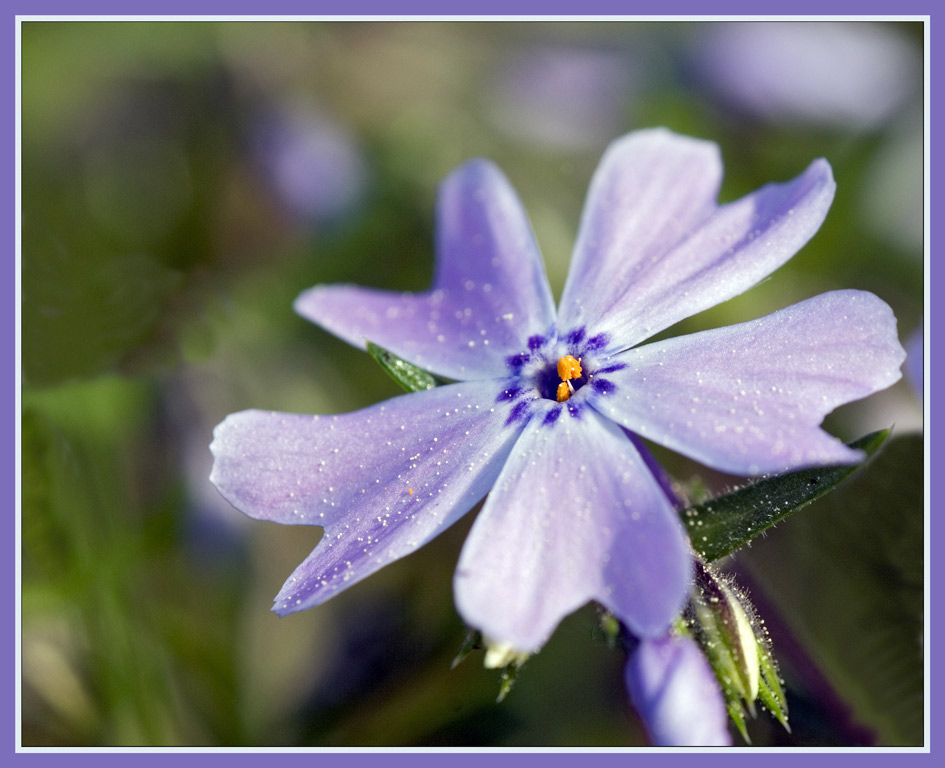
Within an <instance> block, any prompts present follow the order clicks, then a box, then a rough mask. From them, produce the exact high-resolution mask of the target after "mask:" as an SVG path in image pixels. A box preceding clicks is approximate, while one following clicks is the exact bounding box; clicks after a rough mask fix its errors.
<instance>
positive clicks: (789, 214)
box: [559, 130, 835, 347]
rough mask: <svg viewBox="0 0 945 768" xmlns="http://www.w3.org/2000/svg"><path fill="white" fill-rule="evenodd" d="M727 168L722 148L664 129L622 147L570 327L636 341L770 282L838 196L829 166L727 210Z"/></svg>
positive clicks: (592, 195)
mask: <svg viewBox="0 0 945 768" xmlns="http://www.w3.org/2000/svg"><path fill="white" fill-rule="evenodd" d="M721 172H722V171H721V163H720V160H719V158H718V151H717V148H716V147H715V145H714V144H710V143H707V142H702V141H696V140H694V139H689V138H685V137H680V136H676V135H674V134H672V133H669V132H668V131H665V130H654V131H643V132H640V133H635V134H631V135H630V136H628V137H626V138H624V139H621V140H620V141H618V142H615V144H613V145H612V146H611V148H610V149H609V150H608V151H607V153H606V154H605V155H604V158H603V159H602V161H601V166H600V168H599V169H598V171H597V173H596V174H595V176H594V179H593V181H592V182H591V189H590V192H589V194H588V199H587V203H586V205H585V212H584V218H583V220H582V222H581V229H580V233H579V236H578V241H577V244H576V246H575V252H574V259H573V261H572V265H571V272H570V273H569V275H568V282H567V284H566V286H565V291H564V295H563V297H562V301H561V307H560V312H559V318H560V319H559V326H560V327H561V328H562V329H564V330H566V329H569V328H572V327H581V326H584V327H588V328H594V330H595V332H597V333H600V332H604V333H607V334H608V335H609V336H610V337H611V339H612V343H614V344H617V345H619V346H620V347H629V346H633V345H635V344H637V343H639V342H641V341H643V340H645V339H647V338H649V337H651V336H653V335H654V334H656V333H658V332H659V331H661V330H663V329H664V328H668V327H669V326H670V325H672V324H674V323H676V322H678V321H679V320H682V319H684V318H686V317H689V316H691V315H694V314H696V313H697V312H700V311H702V310H704V309H708V308H709V307H713V306H715V305H716V304H719V303H721V302H723V301H725V300H727V299H730V298H732V297H733V296H737V295H738V294H740V293H742V292H743V291H745V290H747V289H749V288H751V287H752V286H753V285H755V284H756V283H758V282H759V281H760V280H762V279H763V278H764V277H766V276H768V275H769V274H770V273H771V272H773V271H774V270H775V269H777V268H778V267H780V266H781V265H782V264H784V262H786V261H787V260H788V259H790V258H791V257H792V256H793V255H794V254H795V253H797V251H798V250H800V248H801V247H802V246H803V245H804V244H805V243H806V242H807V241H808V240H809V239H810V238H811V237H812V236H813V234H814V233H815V232H816V231H817V229H818V228H819V227H820V225H821V223H823V220H824V217H825V216H826V215H827V210H828V209H829V208H830V204H831V202H832V201H833V194H834V190H835V184H834V181H833V175H832V172H831V170H830V166H829V165H828V164H827V162H826V161H825V160H816V161H814V162H813V163H812V164H811V165H810V167H808V169H807V170H806V171H805V172H804V173H802V174H801V175H800V176H798V177H797V178H795V179H794V180H792V181H790V182H787V183H784V184H768V185H766V186H764V187H762V188H760V189H758V190H757V191H755V192H753V193H752V194H750V195H746V196H745V197H743V198H741V199H740V200H737V201H735V202H733V203H729V204H727V205H724V206H722V207H716V205H715V199H716V195H717V192H718V186H719V182H720V179H721Z"/></svg>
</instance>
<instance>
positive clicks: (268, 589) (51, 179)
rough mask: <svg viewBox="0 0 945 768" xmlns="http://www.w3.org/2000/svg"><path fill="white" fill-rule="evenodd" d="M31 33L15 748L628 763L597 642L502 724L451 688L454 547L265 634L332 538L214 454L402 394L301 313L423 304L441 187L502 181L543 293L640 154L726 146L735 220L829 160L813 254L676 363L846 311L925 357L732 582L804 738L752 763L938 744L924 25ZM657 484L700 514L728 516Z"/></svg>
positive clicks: (465, 680) (583, 641)
mask: <svg viewBox="0 0 945 768" xmlns="http://www.w3.org/2000/svg"><path fill="white" fill-rule="evenodd" d="M815 27H816V29H815ZM20 31H21V45H22V47H21V89H22V90H21V96H22V102H21V105H22V110H21V120H22V122H21V128H22V133H21V162H22V165H21V168H22V208H21V221H22V249H21V270H22V271H21V299H22V304H21V320H22V346H21V350H22V357H21V371H22V412H21V416H22V429H21V451H22V474H21V489H22V496H21V498H22V505H21V529H20V530H21V572H22V613H21V648H22V664H21V675H22V701H21V712H22V743H23V744H24V745H26V746H41V745H60V746H76V745H87V746H95V745H235V746H241V745H264V746H265V745H273V746H275V745H312V746H326V745H329V746H340V745H377V746H388V745H391V746H394V745H420V746H428V745H455V746H464V745H470V746H475V745H487V746H488V745H494V746H542V745H546V746H554V745H574V746H594V745H607V746H620V745H634V744H644V743H645V736H644V733H643V731H642V730H641V726H640V724H639V723H638V722H637V720H636V718H635V716H634V714H633V712H632V711H631V709H630V707H629V705H628V703H627V701H626V696H625V692H624V690H623V685H622V667H623V659H622V657H621V655H620V653H618V652H617V651H615V650H611V649H609V648H608V647H607V646H606V644H605V643H604V642H603V641H602V639H601V636H600V633H599V632H597V630H596V628H595V627H596V616H595V612H594V609H593V608H592V607H587V608H585V609H583V610H582V611H579V612H578V613H577V614H575V615H574V616H572V617H570V618H569V619H567V620H566V621H565V622H564V623H563V624H562V625H561V627H560V628H559V630H558V631H557V633H556V634H555V636H554V638H553V639H552V640H551V642H550V643H549V644H548V646H547V647H546V648H545V649H544V650H543V651H542V652H541V653H540V654H538V655H537V656H536V657H534V658H533V659H532V660H530V661H529V663H528V664H527V666H526V667H525V668H524V669H523V670H522V672H521V673H520V675H519V679H518V681H517V683H516V685H515V687H514V688H513V690H512V692H511V694H510V695H509V696H508V698H507V699H506V700H505V701H503V702H502V703H501V704H496V703H495V698H496V694H497V692H498V688H499V676H498V673H497V672H495V671H490V670H485V669H483V668H482V665H481V654H478V653H477V654H473V655H472V656H471V657H470V658H468V659H467V660H466V661H465V662H463V663H462V664H461V665H459V666H458V667H457V668H456V669H450V662H451V661H452V659H453V657H454V655H455V654H456V652H457V651H458V650H459V648H460V646H461V645H462V642H463V639H464V637H465V630H464V627H463V626H462V623H461V622H460V620H459V618H458V617H457V616H456V613H455V611H454V609H453V606H452V596H451V577H452V571H453V568H454V566H455V562H456V559H457V556H458V553H459V549H460V546H461V545H462V541H463V538H464V535H465V533H466V531H467V530H468V526H469V524H470V522H471V520H472V519H473V517H474V515H469V516H467V519H465V520H464V521H462V522H461V523H459V524H457V525H456V526H455V527H454V528H453V529H451V530H449V531H448V532H447V533H445V534H444V535H443V536H441V537H440V538H439V539H437V540H436V541H434V542H433V543H431V544H430V545H428V546H427V547H425V548H424V549H422V550H421V551H419V552H418V553H416V554H415V555H413V556H411V557H409V558H407V559H405V560H403V561H400V562H398V563H396V564H395V565H393V566H391V567H388V568H386V569H385V570H384V571H383V572H381V573H380V574H378V575H376V576H374V577H372V578H370V579H368V580H366V581H365V582H362V583H360V584H358V585H356V586H355V587H353V588H352V589H350V590H348V591H347V592H345V593H344V594H342V595H340V596H339V597H337V598H335V599H333V600H332V601H330V602H329V603H327V604H325V605H324V606H321V607H318V608H316V609H313V610H310V611H307V612H305V613H303V614H297V615H293V616H291V617H289V618H285V619H279V618H277V617H276V616H275V614H272V613H270V611H269V608H270V605H271V600H272V598H273V597H274V596H275V594H276V593H277V591H278V590H279V588H280V586H281V584H282V582H283V581H284V580H285V578H287V577H288V575H289V574H290V573H291V571H292V570H293V569H294V568H295V566H296V565H297V564H298V563H299V562H300V561H301V560H302V559H303V558H304V556H305V555H306V554H308V552H309V551H310V550H311V549H312V548H313V546H314V545H315V543H316V542H317V540H318V536H319V532H318V530H317V529H314V528H304V527H300V528H293V527H280V526H277V525H271V524H264V523H259V522H254V521H250V520H248V519H246V518H244V517H243V516H242V515H241V514H240V513H239V512H237V511H236V510H234V509H232V508H231V507H229V505H227V504H226V503H225V502H224V501H223V500H222V499H221V498H220V497H219V496H218V495H217V493H216V491H215V489H214V488H213V487H212V486H211V485H210V483H209V481H208V480H207V476H208V474H209V470H210V464H211V458H210V454H209V451H208V448H207V446H208V444H209V442H210V439H211V432H212V429H213V427H214V425H216V424H217V423H218V422H219V421H221V420H222V419H223V418H224V417H225V416H226V415H227V414H228V413H230V412H233V411H237V410H242V409H245V408H251V407H252V408H267V409H275V410H284V411H299V412H309V413H334V412H342V411H347V410H351V409H354V408H358V407H362V406H365V405H368V404H370V403H373V402H376V401H377V400H379V399H383V398H386V397H390V396H394V395H396V394H398V389H397V387H396V385H395V384H394V383H393V382H392V381H391V380H390V379H388V378H387V377H386V376H385V374H384V373H383V372H382V371H381V370H380V368H378V367H377V366H376V365H375V364H374V363H373V362H372V361H371V360H370V358H369V357H368V355H366V354H364V353H363V352H360V351H359V350H356V349H353V348H350V347H348V346H346V345H344V344H343V343H341V342H339V341H337V340H335V339H333V338H331V337H329V336H328V334H326V333H324V332H323V331H321V330H320V329H318V328H316V327H314V326H312V325H310V324H308V323H306V322H305V321H303V320H302V319H300V318H299V317H297V316H295V315H294V314H293V312H292V308H291V305H292V301H293V299H294V298H295V297H296V295H297V294H298V293H299V292H300V291H302V290H303V289H305V288H307V287H309V286H311V285H314V284H316V283H320V282H335V281H350V282H355V283H360V284H365V285H377V286H384V287H390V288H396V289H411V290H422V289H425V288H426V287H427V285H428V284H429V280H430V276H431V273H432V264H433V252H432V242H433V238H432V226H433V220H432V211H433V202H434V197H435V192H436V186H437V184H438V182H439V181H440V180H441V179H442V178H443V177H444V176H445V175H446V173H448V172H449V171H450V170H451V169H452V168H453V167H455V166H456V165H458V164H459V163H461V162H462V161H464V160H465V159H468V158H469V157H472V156H487V157H490V158H492V159H493V160H495V161H496V162H497V163H498V164H499V165H500V166H501V167H502V168H503V170H504V171H505V172H506V174H507V175H508V176H509V178H510V180H511V181H512V183H513V185H514V186H515V187H516V188H517V190H518V192H519V194H520V196H521V197H522V199H523V201H524V203H525V206H526V209H527V210H528V212H529V215H530V217H531V220H532V224H533V227H534V229H535V231H536V234H537V237H538V241H539V243H540V244H541V247H542V250H543V253H544V257H545V260H546V264H547V267H548V271H549V275H550V278H551V282H552V287H553V289H554V290H555V291H556V293H559V292H560V289H561V287H562V285H563V282H564V277H565V275H566V270H567V265H568V260H569V257H570V251H571V247H572V243H573V241H574V236H575V232H576V228H577V225H578V221H579V216H580V211H581V205H582V202H583V198H584V194H585V191H586V188H587V183H588V180H589V178H590V175H591V173H592V171H593V169H594V167H595V165H596V163H597V161H598V159H599V157H600V155H601V154H602V152H603V150H604V148H605V147H606V145H607V143H608V142H609V141H610V140H612V139H614V138H616V137H618V136H620V135H621V134H623V133H625V132H627V131H630V130H633V129H635V128H640V127H649V126H655V125H665V126H667V127H669V128H672V129H674V130H676V131H679V132H682V133H688V134H691V135H694V136H698V137H701V138H706V139H710V140H712V141H715V142H717V143H718V144H719V145H720V146H721V149H722V153H723V158H724V161H725V166H726V177H725V181H724V185H723V190H722V200H723V201H726V200H731V199H734V198H735V197H737V196H740V195H742V194H745V193H747V192H749V191H751V190H752V189H754V188H756V187H757V186H759V185H761V184H763V183H765V182H767V181H772V180H776V181H783V180H786V179H788V178H791V177H793V176H794V175H796V174H798V173H800V172H801V171H802V170H803V169H804V168H805V167H806V166H807V164H808V163H809V162H810V161H811V160H812V159H813V158H815V157H820V156H823V157H826V158H828V159H829V161H830V162H831V164H832V166H833V168H834V172H835V175H836V178H837V182H838V192H837V198H836V201H835V203H834V206H833V208H832V211H831V213H830V215H829V217H828V219H827V221H826V223H825V224H824V226H823V227H822V229H821V231H820V232H819V234H818V235H817V236H816V237H815V238H814V239H813V241H812V242H811V243H810V244H809V245H808V246H807V247H805V248H804V249H803V251H802V252H801V253H800V254H799V255H798V256H796V257H795V258H794V259H793V260H792V261H791V262H790V263H789V264H788V265H786V266H785V267H783V268H782V269H781V270H780V271H779V272H778V273H777V274H776V275H775V276H774V277H773V278H772V279H770V280H768V281H766V282H764V283H763V284H762V285H760V286H758V287H757V288H755V289H754V290H752V291H751V292H749V293H748V294H746V295H745V296H742V297H739V298H737V299H735V300H733V301H731V302H728V303H727V304H725V305H724V306H722V307H719V308H716V309H714V310H711V311H709V312H705V313H703V314H702V315H700V316H699V317H697V318H694V319H691V320H688V321H686V322H684V323H682V324H680V327H677V328H674V329H673V331H672V332H673V333H679V332H686V331H690V330H696V329H701V328H705V327H710V326H714V325H719V324H727V323H731V322H737V321H741V320H745V319H749V318H752V317H756V316H759V315H762V314H766V313H768V312H770V311H773V310H775V309H778V308H781V307H783V306H785V305H787V304H789V303H792V302H794V301H797V300H800V299H803V298H806V297H808V296H812V295H814V294H816V293H819V292H821V291H824V290H829V289H832V288H837V287H844V288H847V287H849V288H862V289H866V290H871V291H874V292H875V293H877V294H878V295H880V296H881V297H882V298H883V299H885V300H886V301H887V302H888V303H890V305H891V306H892V307H893V309H894V311H895V313H896V315H897V317H898V320H899V329H900V335H901V338H902V340H903V342H904V343H908V344H909V345H910V350H918V354H913V355H912V357H911V358H910V361H909V363H908V364H907V369H908V370H909V371H910V372H912V375H911V378H910V377H909V376H907V377H905V378H904V379H903V381H902V382H900V383H899V384H897V385H896V386H895V387H893V388H892V389H891V390H889V391H887V392H884V393H882V394H880V395H877V396H875V397H873V398H871V399H870V400H869V401H867V402H865V403H860V404H855V405H852V406H848V407H846V408H844V409H841V411H839V412H838V413H836V414H834V415H832V416H831V417H830V420H829V422H828V424H829V426H830V428H831V429H832V430H833V431H834V433H835V434H838V435H839V436H841V437H843V438H844V439H852V438H855V437H858V436H859V435H861V434H864V433H866V432H869V431H872V430H874V429H878V428H882V427H887V426H891V425H894V426H895V435H896V437H895V439H894V440H893V441H891V443H890V444H889V445H888V447H887V450H886V451H884V452H883V453H882V454H881V455H880V456H879V457H878V458H877V459H876V460H875V461H874V462H872V463H871V464H870V465H869V466H868V467H867V468H866V469H865V470H864V471H862V472H861V473H859V475H858V476H857V477H856V478H855V480H854V481H853V482H851V483H850V484H849V485H847V486H845V487H844V488H842V489H840V490H838V491H836V492H835V493H833V494H832V495H830V496H829V497H827V498H826V499H824V500H823V501H822V502H818V503H817V504H815V505H814V506H812V507H810V508H808V509H806V510H804V511H803V512H801V513H800V514H798V515H797V516H796V517H795V518H792V519H791V520H789V521H787V522H786V523H785V524H784V525H782V526H780V527H779V528H778V529H777V530H775V531H773V532H771V533H770V534H769V535H768V537H767V538H766V539H765V540H763V541H760V542H757V543H756V544H754V545H753V546H752V547H750V548H749V549H748V550H746V551H745V552H744V553H738V555H737V556H736V557H735V558H734V560H733V562H732V563H731V564H730V565H731V568H732V569H733V570H734V572H736V574H737V577H738V579H739V581H740V583H742V584H744V585H745V586H746V587H747V588H748V589H749V591H750V593H751V595H752V597H753V599H754V601H755V602H756V605H757V607H758V608H759V611H760V612H761V614H762V617H763V618H764V619H765V620H766V621H767V622H768V627H769V629H770V630H771V634H772V637H773V641H774V647H775V653H776V655H777V656H778V657H779V658H780V659H781V663H782V672H783V674H784V677H785V682H786V686H787V689H788V702H789V706H790V707H791V723H792V732H791V733H790V734H788V733H786V732H785V731H784V730H783V729H781V728H780V726H778V725H776V724H775V723H774V721H773V720H771V719H770V718H768V717H767V716H766V715H765V714H764V713H761V714H760V715H759V717H758V719H757V720H756V721H754V722H753V723H752V724H751V726H750V733H751V736H752V741H753V743H754V744H756V745H766V744H767V745H850V744H857V745H860V744H917V743H921V740H922V734H923V731H922V706H923V680H922V663H923V662H922V659H923V648H922V638H923V591H922V590H923V573H924V567H923V560H922V556H923V538H922V534H923V506H922V505H923V494H922V441H921V437H920V435H921V429H922V409H921V399H920V394H919V393H920V392H921V373H918V374H916V373H915V370H916V369H917V370H918V371H921V336H916V335H915V334H916V332H917V331H919V329H920V328H921V324H922V315H923V219H922V212H923V182H922V178H923V176H922V174H923V129H924V118H923V111H922V107H923V87H922V85H923V83H922V77H923V66H922V64H923V51H922V46H923V27H922V26H921V25H920V24H909V23H895V24H893V23H884V24H862V23H858V24H853V23H841V24H838V25H829V26H825V25H822V24H816V25H815V24H807V25H803V26H794V27H788V26H786V25H783V24H778V25H774V28H771V27H766V28H764V29H762V28H761V27H760V26H758V25H744V24H742V25H733V24H711V23H703V24H695V23H633V22H620V23H617V22H607V23H603V22H597V23H573V22H571V23H538V22H519V23H478V22H477V23H471V22H465V23H446V22H423V23H420V22H397V23H394V22H385V23H340V22H336V23H328V22H309V23H259V22H239V23H219V22H141V23H139V22H51V21H49V22H47V21H29V22H24V23H22V25H21V27H20ZM824 33H826V34H827V35H828V37H827V38H822V37H821V36H822V34H824ZM769 34H770V35H772V37H771V38H770V39H769V38H767V37H765V35H769ZM729 35H731V36H730V37H729ZM831 36H832V37H831ZM779 40H780V42H779ZM752 43H754V45H752ZM758 43H761V45H758ZM779 46H780V47H779ZM798 46H800V48H798ZM798 51H800V53H798ZM778 55H782V56H784V57H786V58H785V59H783V60H781V63H778V60H777V56H778ZM739 57H741V58H739ZM753 57H754V58H753ZM766 57H767V58H766ZM756 59H757V61H756ZM785 62H787V63H785ZM772 71H773V72H774V73H775V77H774V80H773V81H771V80H769V81H764V79H763V78H762V77H761V75H762V74H763V73H765V72H772ZM754 75H759V77H758V82H754V83H750V82H749V83H742V82H741V79H742V77H743V76H745V77H747V76H754ZM781 85H784V86H785V88H784V89H783V92H782V89H781V88H780V86H781ZM742 86H744V87H742ZM831 89H833V90H831ZM916 339H919V341H918V342H916V341H915V340H916ZM916 343H918V346H916ZM658 456H659V458H660V459H661V460H663V461H664V462H665V464H666V466H667V467H668V468H669V469H670V471H671V472H672V473H673V474H674V476H675V477H677V478H678V479H679V480H680V481H682V482H684V483H688V482H698V483H702V484H705V485H706V486H708V487H709V488H710V489H712V490H713V491H720V490H723V489H725V488H726V487H728V486H729V485H730V484H732V483H733V482H735V481H734V480H733V479H731V478H723V477H719V476H716V475H713V474H712V473H709V472H707V471H706V470H704V469H703V468H701V467H697V466H693V465H691V464H688V463H686V462H685V461H683V460H682V459H679V458H678V457H675V456H672V455H671V454H668V453H665V452H658ZM736 743H739V740H738V738H737V737H736Z"/></svg>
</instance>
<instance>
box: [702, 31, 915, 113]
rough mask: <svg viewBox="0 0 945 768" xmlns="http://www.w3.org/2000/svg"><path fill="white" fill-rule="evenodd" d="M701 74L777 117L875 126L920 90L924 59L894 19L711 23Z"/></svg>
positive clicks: (747, 105) (741, 104) (746, 106)
mask: <svg viewBox="0 0 945 768" xmlns="http://www.w3.org/2000/svg"><path fill="white" fill-rule="evenodd" d="M695 51H696V53H695V55H694V62H695V66H696V68H697V73H698V76H699V77H701V78H703V79H704V80H706V81H707V83H708V84H709V85H710V86H711V87H712V88H714V90H715V91H716V92H717V93H719V94H720V95H721V96H722V98H723V99H725V100H726V101H727V102H729V103H730V104H733V105H735V106H736V107H738V108H740V109H741V110H743V111H745V112H748V113H751V114H754V115H757V116H759V117H761V118H763V119H766V120H771V121H780V122H782V123H783V122H784V121H786V120H787V121H799V122H805V123H810V124H815V125H822V126H826V127H831V128H851V129H872V128H875V127H877V126H879V125H881V124H882V123H883V122H885V121H886V120H887V119H889V118H890V117H891V116H892V115H894V114H896V113H897V112H898V111H899V110H900V109H901V108H902V106H903V105H904V104H905V103H906V101H907V100H908V99H910V98H911V97H914V96H916V95H917V94H918V93H919V92H920V87H921V83H922V70H921V58H920V57H919V55H918V52H917V50H916V48H915V46H914V45H913V44H912V41H910V40H909V39H908V37H907V36H906V35H905V34H904V33H903V30H902V29H897V28H896V25H893V24H888V23H887V24H870V23H866V22H819V21H818V22H807V21H801V22H784V21H777V22H737V23H729V24H712V25H707V26H706V27H705V30H704V35H703V37H702V38H701V40H699V41H698V42H697V45H696V46H695Z"/></svg>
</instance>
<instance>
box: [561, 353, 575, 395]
mask: <svg viewBox="0 0 945 768" xmlns="http://www.w3.org/2000/svg"><path fill="white" fill-rule="evenodd" d="M558 377H559V378H560V379H561V380H562V381H568V380H570V379H579V378H581V361H580V360H575V359H574V356H573V355H565V356H564V357H559V358H558ZM559 402H560V400H559Z"/></svg>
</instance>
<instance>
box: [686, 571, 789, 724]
mask: <svg viewBox="0 0 945 768" xmlns="http://www.w3.org/2000/svg"><path fill="white" fill-rule="evenodd" d="M695 572H696V579H695V586H694V588H693V591H692V594H691V596H690V601H689V605H688V607H687V609H686V620H687V625H688V629H689V631H690V632H691V634H692V636H693V638H694V639H695V640H696V641H697V642H698V643H699V645H700V646H701V647H702V650H703V652H704V653H705V655H706V657H707V658H708V660H709V664H710V665H711V666H712V670H713V671H714V673H715V676H716V678H717V679H718V681H719V685H720V686H721V688H722V692H723V693H724V695H725V699H726V702H727V704H728V710H729V715H730V717H731V718H732V720H733V721H734V722H735V724H736V725H737V726H738V729H739V731H740V732H741V734H742V736H743V737H744V738H745V740H746V741H748V735H747V732H746V730H745V713H746V710H747V712H748V713H750V714H751V715H752V717H754V716H755V701H756V700H759V701H761V703H762V704H763V705H764V706H765V707H767V708H768V709H769V710H770V711H771V713H772V714H773V715H774V716H775V717H776V718H777V719H778V720H779V721H780V722H781V724H782V725H784V726H785V727H787V702H786V701H785V698H784V692H783V691H782V689H781V684H780V682H779V681H778V674H777V668H776V665H775V663H774V659H773V657H772V655H771V650H770V643H769V641H768V637H767V633H766V632H765V631H764V628H763V627H762V626H761V624H760V622H759V621H758V620H757V618H756V615H755V610H754V608H753V607H752V605H751V603H750V602H748V598H747V597H746V596H745V595H744V594H742V593H741V592H740V591H739V590H738V588H737V587H735V586H734V584H732V583H731V582H730V581H726V580H725V579H723V578H722V577H721V576H720V575H719V574H717V573H715V572H713V571H712V570H711V569H710V568H709V566H708V565H706V564H705V563H703V562H701V561H698V560H697V561H696V568H695Z"/></svg>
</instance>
